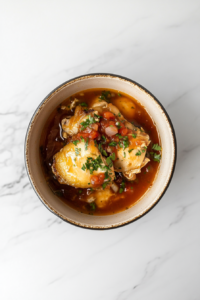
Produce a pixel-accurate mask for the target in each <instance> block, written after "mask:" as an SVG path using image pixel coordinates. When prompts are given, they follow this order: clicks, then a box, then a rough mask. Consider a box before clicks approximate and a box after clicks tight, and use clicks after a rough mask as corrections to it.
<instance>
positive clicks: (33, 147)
mask: <svg viewBox="0 0 200 300" xmlns="http://www.w3.org/2000/svg"><path fill="white" fill-rule="evenodd" d="M91 88H105V89H114V90H119V91H121V92H124V93H126V94H129V95H130V96H132V97H134V98H135V99H137V100H138V101H139V102H140V103H141V104H142V105H143V106H144V107H145V108H146V110H147V112H148V113H149V114H150V116H151V117H152V119H153V120H154V122H155V124H156V126H157V129H158V132H159V135H160V139H161V144H162V149H163V151H162V160H161V163H160V169H159V172H158V176H157V178H156V180H155V182H154V184H153V186H152V187H151V189H150V190H149V191H148V192H147V193H146V194H145V195H144V196H143V198H142V200H140V201H139V202H137V203H136V204H135V205H134V206H132V207H131V208H130V209H128V210H126V211H124V212H121V213H118V214H114V215H109V216H91V215H86V214H81V213H79V212H77V211H76V210H74V209H72V208H71V207H69V206H67V205H66V204H65V203H63V202H62V201H61V200H60V199H59V198H58V197H57V196H55V195H54V194H53V193H52V192H51V190H50V189H49V187H48V185H47V183H46V181H45V178H44V176H43V173H42V169H41V165H40V158H39V141H40V136H41V132H42V129H43V127H44V125H45V122H46V121H47V119H48V116H49V115H50V113H51V112H52V111H53V110H54V108H56V107H57V106H58V105H59V104H60V103H61V102H62V101H63V100H65V99H66V98H68V97H70V96H71V95H73V94H75V93H77V92H80V91H83V90H87V89H91ZM175 151H176V149H175V142H174V136H173V132H172V128H171V125H170V123H169V120H168V118H167V116H166V114H165V112H164V111H163V109H162V108H161V106H160V105H159V104H158V102H157V101H156V100H155V99H154V98H153V96H151V95H150V94H149V93H148V92H147V91H145V90H144V89H143V88H141V87H140V86H138V85H137V84H136V83H133V82H130V81H129V80H126V79H123V78H120V77H117V76H111V75H88V76H83V77H79V78H77V79H74V80H72V81H70V82H67V83H65V84H63V85H62V86H60V87H59V88H57V89H56V90H54V91H53V92H52V93H50V94H49V95H48V96H47V98H46V99H45V100H44V101H43V103H42V104H41V105H40V107H39V108H38V109H37V111H36V113H35V114H34V116H33V118H32V122H31V124H30V126H29V129H28V132H27V139H26V165H27V170H28V175H29V177H30V180H31V181H32V184H33V188H34V189H35V191H36V192H37V194H38V195H39V197H40V199H41V200H42V201H43V203H44V204H45V205H46V206H47V208H49V209H50V210H51V211H52V212H54V213H56V214H57V215H58V216H60V217H61V218H62V219H64V220H67V221H69V222H71V223H74V224H76V225H79V226H83V227H89V228H102V229H104V228H111V227H117V226H121V225H124V224H126V223H129V222H130V221H133V220H135V219H137V218H138V217H140V216H142V215H143V214H144V213H145V212H147V211H148V210H149V209H150V208H151V207H152V206H154V205H155V204H156V202H157V201H158V200H159V199H160V197H161V196H162V194H163V192H164V191H165V189H166V187H167V185H168V182H169V180H170V178H171V175H172V173H173V168H174V164H175Z"/></svg>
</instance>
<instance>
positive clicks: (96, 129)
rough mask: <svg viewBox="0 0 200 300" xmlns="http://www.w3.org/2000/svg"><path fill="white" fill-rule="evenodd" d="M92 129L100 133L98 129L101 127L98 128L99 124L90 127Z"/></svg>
mask: <svg viewBox="0 0 200 300" xmlns="http://www.w3.org/2000/svg"><path fill="white" fill-rule="evenodd" d="M90 127H91V128H92V129H93V130H95V131H98V128H99V126H98V124H96V123H95V124H91V125H90Z"/></svg>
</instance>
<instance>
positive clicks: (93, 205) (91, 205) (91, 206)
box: [89, 202, 96, 210]
mask: <svg viewBox="0 0 200 300" xmlns="http://www.w3.org/2000/svg"><path fill="white" fill-rule="evenodd" d="M89 205H90V208H91V210H95V209H96V204H95V203H94V202H91V203H90V204H89Z"/></svg>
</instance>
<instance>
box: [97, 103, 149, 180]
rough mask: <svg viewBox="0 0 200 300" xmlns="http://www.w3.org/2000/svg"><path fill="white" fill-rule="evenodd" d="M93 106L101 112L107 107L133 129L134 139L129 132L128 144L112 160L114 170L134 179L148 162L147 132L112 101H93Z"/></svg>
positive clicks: (129, 178)
mask: <svg viewBox="0 0 200 300" xmlns="http://www.w3.org/2000/svg"><path fill="white" fill-rule="evenodd" d="M93 108H95V109H96V110H98V111H99V112H103V110H105V109H108V110H109V111H110V112H112V113H113V114H115V115H116V116H118V118H119V120H120V121H121V122H123V123H124V125H125V126H126V127H127V128H129V129H131V130H134V132H135V136H136V138H135V139H134V138H133V137H132V136H131V134H129V137H130V138H131V139H130V140H131V141H130V144H129V146H128V147H127V148H126V149H123V148H120V150H119V151H118V152H117V158H118V159H117V160H116V161H115V162H114V169H115V171H116V172H123V175H124V176H125V177H126V178H127V179H128V180H134V179H135V178H136V176H135V174H137V173H140V172H141V168H143V167H144V166H145V165H146V164H147V163H148V162H149V159H148V158H146V157H145V155H146V148H147V146H148V145H149V143H150V139H149V136H148V134H146V133H145V132H144V131H143V129H142V128H141V129H139V128H137V127H135V126H134V125H133V124H131V123H130V122H128V121H127V120H126V119H125V118H124V116H123V115H122V114H121V113H120V111H119V109H118V108H117V107H116V106H115V105H113V104H112V103H109V104H108V103H107V102H105V101H101V102H99V103H95V104H94V105H93ZM141 130H142V131H141ZM109 150H110V149H109V147H108V148H107V151H108V152H110V151H109ZM129 151H130V152H129Z"/></svg>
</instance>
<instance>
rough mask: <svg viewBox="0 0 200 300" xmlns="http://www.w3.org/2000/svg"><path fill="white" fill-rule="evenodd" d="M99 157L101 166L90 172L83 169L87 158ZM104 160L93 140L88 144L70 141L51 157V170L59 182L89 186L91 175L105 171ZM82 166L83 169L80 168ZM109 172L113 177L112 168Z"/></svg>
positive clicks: (80, 186)
mask: <svg viewBox="0 0 200 300" xmlns="http://www.w3.org/2000/svg"><path fill="white" fill-rule="evenodd" d="M98 157H100V158H101V160H102V163H101V166H99V167H98V169H97V170H95V171H93V173H92V174H91V173H90V171H89V170H87V168H86V169H84V168H83V165H85V163H86V161H87V158H92V159H96V158H98ZM105 166H106V162H105V159H104V158H103V157H102V155H101V153H100V152H99V150H98V148H97V147H96V146H95V144H94V141H93V140H89V142H88V146H86V144H85V143H84V142H79V143H78V144H77V145H76V146H75V145H74V144H73V143H72V142H70V143H69V144H67V145H66V146H65V147H63V148H62V149H61V150H60V151H59V152H58V153H56V154H55V155H54V157H53V165H52V171H53V173H54V174H55V176H56V177H57V179H58V181H59V183H61V184H68V185H71V186H74V187H76V188H89V187H92V185H91V177H92V176H93V175H98V174H100V173H105V172H106V168H105ZM82 168H83V169H82ZM109 174H110V177H111V179H112V180H113V179H114V176H115V175H114V169H113V167H111V168H110V170H109Z"/></svg>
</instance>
